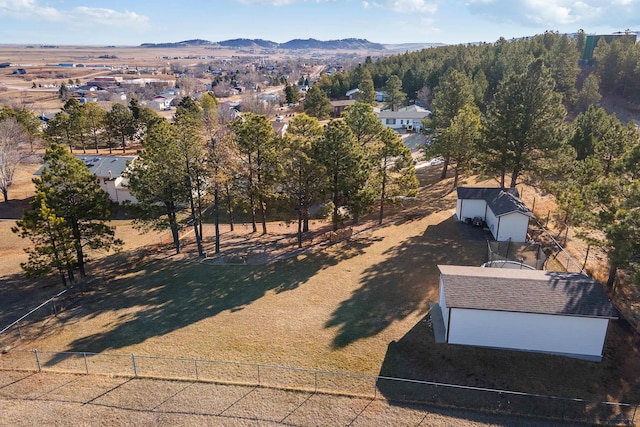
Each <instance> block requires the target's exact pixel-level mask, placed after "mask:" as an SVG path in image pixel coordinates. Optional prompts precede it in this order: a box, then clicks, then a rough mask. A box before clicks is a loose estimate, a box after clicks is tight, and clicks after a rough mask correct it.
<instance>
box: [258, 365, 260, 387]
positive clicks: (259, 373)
mask: <svg viewBox="0 0 640 427" xmlns="http://www.w3.org/2000/svg"><path fill="white" fill-rule="evenodd" d="M258 385H260V365H258Z"/></svg>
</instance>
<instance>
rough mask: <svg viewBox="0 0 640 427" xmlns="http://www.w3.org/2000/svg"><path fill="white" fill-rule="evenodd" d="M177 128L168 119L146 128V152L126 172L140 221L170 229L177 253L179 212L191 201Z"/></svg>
mask: <svg viewBox="0 0 640 427" xmlns="http://www.w3.org/2000/svg"><path fill="white" fill-rule="evenodd" d="M176 139H177V136H176V129H175V128H174V127H173V126H171V125H170V124H169V123H168V122H166V121H161V122H155V123H153V124H152V125H151V127H150V128H149V129H148V131H147V138H146V139H145V142H144V146H145V150H144V152H143V153H142V154H141V155H140V157H138V159H136V161H135V162H134V163H133V166H132V168H131V169H130V170H129V171H128V172H127V173H126V175H125V176H126V177H127V178H128V180H129V188H130V189H131V193H132V194H133V195H134V196H135V197H136V199H137V203H136V204H135V205H134V207H135V210H136V211H137V212H138V215H139V222H140V223H141V224H143V225H145V226H149V227H151V228H152V229H154V230H166V229H170V230H171V235H172V237H173V245H174V248H175V251H176V254H179V253H180V250H181V247H180V236H179V232H180V230H181V229H182V224H180V223H179V221H178V214H179V213H180V212H181V211H182V210H183V209H184V207H185V206H186V204H187V203H188V201H189V196H188V194H187V193H188V191H187V189H186V184H187V182H186V179H185V176H186V175H187V174H186V170H185V164H184V161H183V158H182V155H181V153H180V150H179V148H178V145H177V144H176V142H175V140H176Z"/></svg>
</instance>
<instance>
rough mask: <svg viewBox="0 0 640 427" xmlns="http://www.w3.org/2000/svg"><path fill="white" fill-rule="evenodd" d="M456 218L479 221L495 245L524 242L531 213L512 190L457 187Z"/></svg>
mask: <svg viewBox="0 0 640 427" xmlns="http://www.w3.org/2000/svg"><path fill="white" fill-rule="evenodd" d="M456 191H457V193H458V201H457V204H456V216H457V217H458V219H459V220H460V221H464V220H465V219H467V218H475V217H480V218H482V219H483V220H484V221H485V222H486V223H487V227H489V229H490V230H491V234H492V235H493V238H494V239H496V240H497V241H506V240H511V241H512V242H525V241H526V240H527V230H528V228H529V218H531V217H533V213H532V212H531V211H530V210H529V208H527V206H526V205H525V204H524V203H523V202H522V201H521V200H520V199H519V194H518V190H516V189H515V188H482V187H458V188H457V189H456Z"/></svg>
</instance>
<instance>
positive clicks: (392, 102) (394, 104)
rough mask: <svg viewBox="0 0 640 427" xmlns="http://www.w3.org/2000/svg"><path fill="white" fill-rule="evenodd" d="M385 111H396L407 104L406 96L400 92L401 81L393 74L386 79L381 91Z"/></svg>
mask: <svg viewBox="0 0 640 427" xmlns="http://www.w3.org/2000/svg"><path fill="white" fill-rule="evenodd" d="M382 92H383V93H384V102H385V106H384V108H385V109H388V110H391V111H397V110H398V109H399V108H400V107H402V106H403V105H405V103H406V102H407V94H406V93H404V92H403V91H402V80H400V78H399V77H398V76H396V75H395V74H394V75H392V76H391V77H389V78H388V79H387V82H386V83H385V85H384V88H383V89H382Z"/></svg>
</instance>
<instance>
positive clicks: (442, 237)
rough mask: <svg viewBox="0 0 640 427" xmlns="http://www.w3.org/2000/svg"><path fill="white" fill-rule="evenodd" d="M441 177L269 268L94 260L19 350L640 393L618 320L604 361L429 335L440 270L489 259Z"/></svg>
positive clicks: (564, 392) (151, 257) (575, 392)
mask: <svg viewBox="0 0 640 427" xmlns="http://www.w3.org/2000/svg"><path fill="white" fill-rule="evenodd" d="M436 172H437V171H436ZM434 175H435V173H434ZM450 185H451V182H450V181H449V180H447V181H444V182H440V183H437V184H431V186H430V187H429V188H430V193H429V198H428V199H427V198H425V199H424V203H422V204H420V205H416V206H412V207H409V208H408V210H407V211H404V212H403V213H401V214H398V215H397V216H395V217H393V218H390V219H389V220H388V222H387V223H386V225H385V226H384V227H379V228H371V229H369V230H368V231H364V232H362V233H360V234H358V235H357V236H355V237H354V238H352V239H351V240H349V241H345V242H341V243H337V244H335V245H332V246H320V245H318V246H316V247H314V248H311V249H310V250H309V251H307V252H304V253H302V254H298V255H297V256H295V257H291V258H288V259H285V260H282V261H278V262H275V263H272V264H266V265H211V264H207V263H199V262H195V261H193V259H190V258H188V257H187V258H180V259H178V258H177V257H173V256H169V255H168V253H169V252H168V251H167V252H163V253H164V254H165V255H164V256H158V255H157V253H156V252H154V251H152V250H148V251H146V256H144V254H142V253H141V252H140V251H136V250H134V249H133V248H130V250H127V251H124V252H123V253H121V254H117V255H112V256H110V257H107V258H104V259H103V260H102V261H101V263H100V265H98V266H97V268H99V269H100V270H101V271H102V273H101V274H102V276H103V277H104V278H105V280H103V281H101V282H100V283H99V284H98V285H95V286H94V287H92V288H91V290H90V291H89V292H87V293H86V294H85V295H84V296H83V297H82V298H81V299H79V300H78V301H77V302H76V303H75V304H73V305H72V306H71V307H70V308H69V309H67V310H66V311H64V312H63V313H62V314H61V315H59V316H58V318H57V320H56V322H55V324H50V325H48V327H47V329H46V333H45V334H43V335H42V336H41V337H39V338H38V339H35V340H27V341H23V342H21V343H20V345H19V348H24V349H32V348H38V349H40V350H51V351H78V352H83V351H86V352H97V353H119V354H130V353H135V354H137V355H158V356H169V357H193V358H199V359H217V360H229V361H245V362H255V363H266V364H275V365H284V366H291V367H301V368H310V369H321V370H329V371H344V372H351V373H364V374H372V375H383V376H392V377H402V378H414V379H422V380H431V381H442V382H449V383H455V384H465V385H473V386H479V387H490V388H499V389H507V390H517V391H526V392H531V393H541V394H551V395H561V396H568V397H581V398H587V399H597V400H611V401H623V402H630V403H637V402H639V401H640V381H639V379H638V372H640V355H639V354H638V351H637V350H636V349H635V348H633V347H632V345H631V344H630V340H631V336H630V334H629V332H628V331H627V330H626V329H625V328H624V327H623V326H622V323H614V324H612V326H611V328H610V336H609V339H608V342H607V348H606V352H605V358H604V361H603V362H602V363H591V362H582V361H577V360H573V359H568V358H563V357H559V356H548V355H540V354H531V353H523V352H512V351H500V350H489V349H479V348H472V347H466V346H447V345H441V344H440V345H436V344H435V343H434V340H433V336H432V331H431V326H430V321H429V316H428V310H429V304H428V303H429V301H436V300H437V289H438V270H437V265H438V264H459V265H479V264H481V263H482V262H484V261H485V260H486V242H484V241H482V240H478V241H466V240H464V239H463V236H464V235H466V234H465V233H463V231H464V230H463V229H461V227H466V225H464V224H459V223H456V222H454V220H453V218H452V213H453V209H454V208H455V193H449V190H450ZM156 238H157V237H156ZM152 243H154V242H153V238H151V240H150V242H149V243H148V244H152ZM3 279H6V280H13V281H15V282H17V281H18V280H19V279H18V276H17V275H16V274H8V275H5V276H4V277H3ZM380 390H381V391H382V392H383V393H384V392H385V388H384V387H383V386H381V387H380ZM386 391H389V390H388V389H387V390H386Z"/></svg>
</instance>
